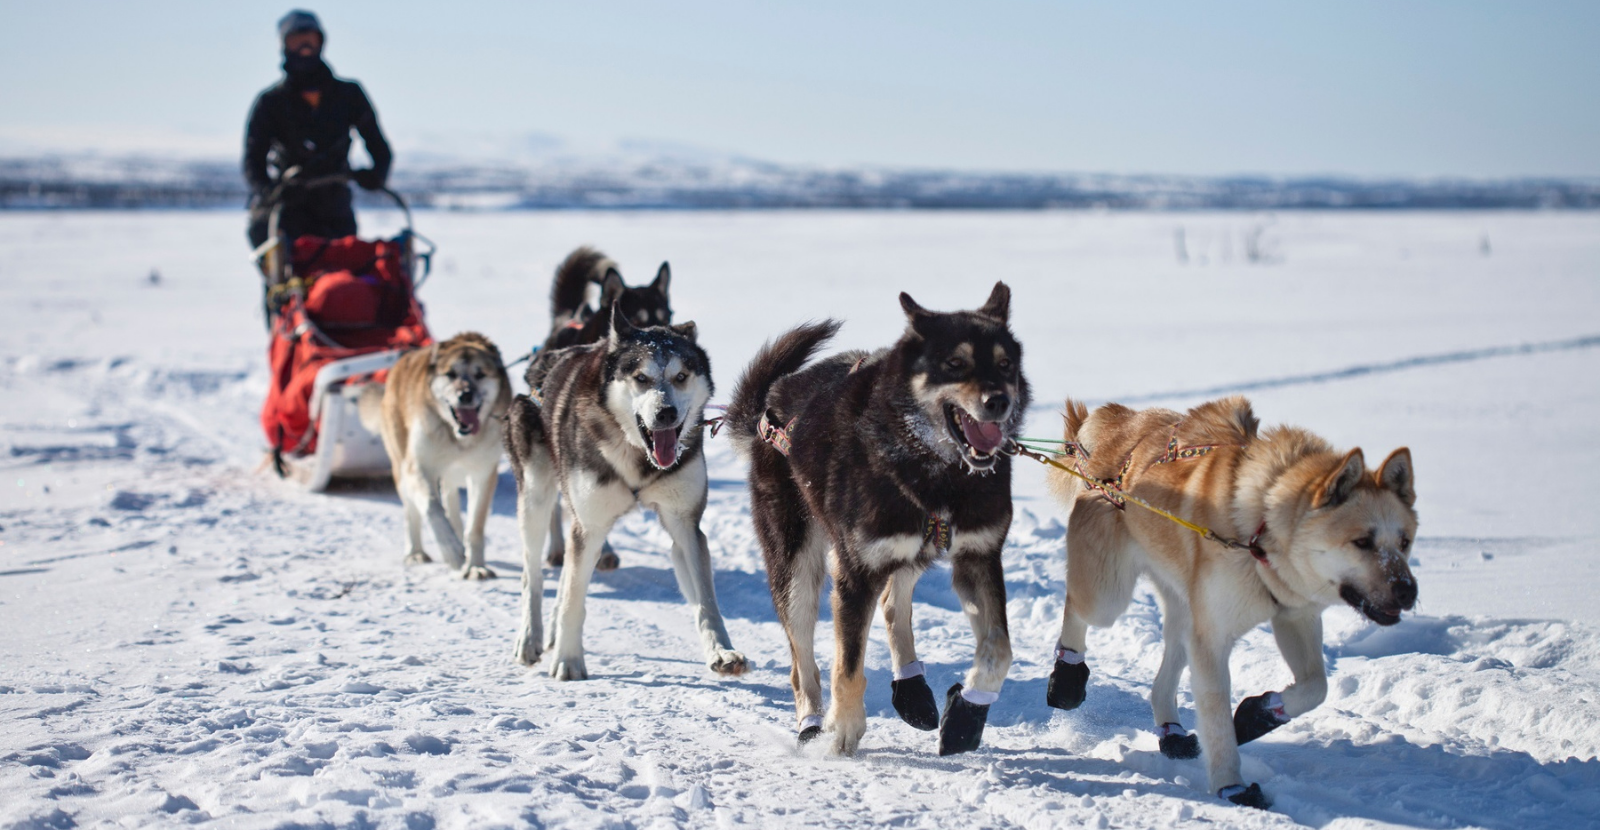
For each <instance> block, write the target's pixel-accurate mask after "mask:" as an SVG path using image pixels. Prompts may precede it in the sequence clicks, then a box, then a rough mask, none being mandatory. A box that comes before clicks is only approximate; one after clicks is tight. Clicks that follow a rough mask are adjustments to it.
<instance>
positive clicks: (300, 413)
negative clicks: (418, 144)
mask: <svg viewBox="0 0 1600 830" xmlns="http://www.w3.org/2000/svg"><path fill="white" fill-rule="evenodd" d="M344 179H345V177H344V176H332V177H323V178H320V179H314V180H310V181H307V182H304V183H300V184H298V186H301V187H315V186H321V185H328V184H335V183H340V184H342V183H343V181H344ZM289 184H290V185H291V186H295V183H294V182H293V181H290V182H289ZM383 192H384V193H385V194H387V195H388V196H389V197H390V198H392V199H393V200H394V202H395V204H396V205H398V206H399V207H400V210H401V212H402V213H403V214H404V216H405V228H404V230H402V231H400V233H399V234H398V235H396V236H395V237H393V238H392V239H379V240H372V241H368V240H364V239H361V238H359V237H357V236H347V237H343V238H339V239H325V238H322V237H316V236H300V237H295V238H292V239H291V238H289V237H288V236H287V235H285V234H283V233H282V232H281V231H280V229H279V222H278V220H279V214H280V212H281V210H282V200H281V198H280V199H278V200H277V202H278V204H277V206H275V207H274V208H273V211H272V214H271V217H270V219H269V222H268V239H267V241H266V242H265V243H264V244H262V245H261V247H260V248H257V249H256V251H255V258H256V262H257V265H258V266H259V267H260V269H261V273H262V279H263V289H264V293H263V306H264V311H265V314H266V319H267V328H268V330H269V332H270V333H271V342H270V344H269V345H268V350H267V359H268V365H269V367H270V369H271V373H272V377H271V386H270V388H269V389H268V391H267V399H266V402H265V403H264V404H263V405H262V408H261V428H262V430H263V431H264V432H265V433H266V438H267V443H268V444H269V446H270V453H271V458H270V460H271V464H272V469H273V470H274V471H275V472H276V473H277V474H278V475H279V476H280V477H282V478H288V479H292V480H294V481H297V482H299V483H300V484H302V485H303V486H305V487H306V489H308V490H311V491H313V492H321V491H323V490H325V489H327V487H328V484H329V483H330V482H331V481H332V480H333V479H335V478H368V477H379V476H388V475H389V470H390V468H389V456H388V453H387V452H386V451H385V450H384V448H383V441H382V439H381V438H380V437H379V436H377V435H374V434H372V433H371V432H369V431H368V430H367V429H366V427H364V426H363V425H362V423H361V419H360V417H359V416H358V413H357V408H358V400H359V398H360V396H361V392H362V390H363V389H365V388H367V387H369V386H371V385H373V384H379V385H381V384H383V383H384V380H385V378H386V375H387V373H388V370H389V367H390V366H392V365H394V362H395V361H396V360H398V359H399V358H400V355H402V354H404V353H406V352H407V351H409V350H411V349H415V348H419V347H422V346H427V345H430V344H432V343H433V337H432V335H431V334H430V333H429V332H428V325H427V323H426V322H425V320H424V318H423V310H422V304H421V303H420V302H419V301H418V300H417V293H416V292H417V288H418V287H420V286H421V285H422V283H423V282H424V281H426V280H427V278H428V274H429V272H430V270H431V265H432V256H433V252H434V246H433V243H432V242H430V241H428V239H427V238H425V237H423V236H421V235H420V234H418V233H416V231H415V230H413V228H412V221H411V210H410V208H409V207H408V206H407V205H406V202H405V199H403V198H401V196H400V195H399V194H397V193H395V192H394V191H391V190H387V189H385V190H384V191H383Z"/></svg>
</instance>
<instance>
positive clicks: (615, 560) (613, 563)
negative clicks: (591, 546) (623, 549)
mask: <svg viewBox="0 0 1600 830" xmlns="http://www.w3.org/2000/svg"><path fill="white" fill-rule="evenodd" d="M620 567H622V559H621V558H620V557H618V556H617V552H616V551H614V550H612V549H611V545H610V543H607V544H606V546H605V547H604V548H602V549H601V550H600V558H599V559H596V560H595V562H594V569H595V570H597V571H614V570H616V569H617V568H620Z"/></svg>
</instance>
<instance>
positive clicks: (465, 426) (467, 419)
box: [456, 407, 478, 435]
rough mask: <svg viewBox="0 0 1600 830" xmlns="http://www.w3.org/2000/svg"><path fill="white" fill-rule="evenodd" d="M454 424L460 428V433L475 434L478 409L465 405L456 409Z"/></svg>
mask: <svg viewBox="0 0 1600 830" xmlns="http://www.w3.org/2000/svg"><path fill="white" fill-rule="evenodd" d="M456 424H457V426H459V427H460V428H461V434H462V435H476V434H477V433H478V410H477V409H476V408H473V409H468V408H466V407H462V408H461V409H457V410H456Z"/></svg>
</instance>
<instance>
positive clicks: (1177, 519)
mask: <svg viewBox="0 0 1600 830" xmlns="http://www.w3.org/2000/svg"><path fill="white" fill-rule="evenodd" d="M1176 436H1177V428H1176V427H1174V428H1173V438H1172V439H1169V440H1168V442H1167V453H1166V455H1165V456H1164V458H1165V460H1166V461H1173V460H1176V459H1178V458H1195V457H1198V456H1201V455H1205V454H1206V453H1209V452H1211V451H1212V450H1214V449H1218V448H1220V447H1224V446H1229V445H1227V444H1214V445H1209V446H1202V447H1188V448H1184V450H1178V449H1177V445H1176ZM1051 443H1057V442H1051ZM1059 443H1060V444H1061V445H1062V449H1060V450H1052V452H1055V453H1056V454H1057V455H1059V456H1062V457H1072V458H1074V459H1076V461H1075V463H1074V464H1073V466H1072V467H1068V466H1067V465H1066V464H1063V463H1061V462H1060V461H1057V460H1056V459H1054V458H1051V457H1050V456H1048V455H1045V454H1044V453H1042V452H1039V451H1038V450H1035V449H1032V448H1030V447H1028V446H1027V445H1025V444H1022V443H1020V442H1019V441H1017V440H1016V439H1011V440H1010V441H1008V442H1007V443H1006V445H1005V447H1004V449H1003V452H1005V453H1006V454H1007V455H1022V456H1027V457H1028V458H1031V459H1033V460H1035V461H1037V462H1039V463H1041V464H1047V465H1049V466H1051V467H1055V468H1056V469H1058V470H1061V471H1063V472H1065V473H1068V474H1070V475H1072V476H1074V477H1076V478H1078V479H1079V480H1081V481H1082V482H1083V483H1084V485H1085V486H1087V487H1088V488H1089V489H1090V490H1092V491H1094V492H1096V493H1099V494H1101V495H1102V496H1104V497H1105V499H1106V501H1108V502H1111V504H1113V505H1115V506H1116V507H1117V509H1119V510H1120V509H1123V508H1124V507H1125V506H1126V503H1127V502H1129V501H1131V502H1133V503H1134V504H1137V505H1139V506H1140V507H1143V508H1144V509H1146V510H1149V511H1150V512H1152V513H1155V514H1156V515H1158V516H1160V517H1162V518H1164V519H1166V520H1168V521H1170V522H1173V523H1175V524H1178V525H1181V526H1183V527H1184V528H1186V529H1188V530H1192V531H1194V532H1195V533H1197V534H1199V535H1200V538H1202V539H1209V540H1211V541H1213V542H1216V543H1217V544H1220V545H1224V546H1226V547H1230V548H1234V549H1236V550H1247V551H1249V552H1250V555H1251V556H1253V557H1255V559H1256V561H1257V562H1260V563H1261V564H1262V565H1263V566H1265V567H1268V568H1270V567H1272V562H1271V561H1270V560H1269V559H1267V550H1266V548H1264V547H1262V546H1261V537H1262V536H1263V535H1264V534H1266V532H1267V520H1266V519H1265V518H1264V517H1263V518H1262V520H1261V524H1259V525H1257V526H1256V532H1255V533H1254V534H1252V535H1251V536H1250V540H1249V541H1247V542H1241V541H1238V540H1237V539H1229V538H1228V537H1226V536H1220V535H1218V534H1217V532H1216V531H1214V530H1212V529H1211V528H1209V527H1205V526H1203V525H1198V524H1195V523H1194V522H1191V521H1189V520H1188V519H1185V518H1183V517H1181V516H1178V515H1176V514H1174V513H1172V512H1170V511H1167V510H1162V509H1161V508H1159V507H1156V506H1155V505H1153V504H1151V503H1150V502H1147V501H1145V500H1144V499H1141V498H1139V497H1138V496H1135V495H1133V494H1131V493H1129V492H1128V491H1126V490H1124V489H1122V480H1123V478H1124V477H1125V476H1126V475H1127V473H1128V469H1129V467H1130V465H1131V464H1132V461H1133V453H1132V452H1129V453H1128V458H1127V460H1126V461H1124V462H1123V464H1122V471H1121V472H1120V473H1118V474H1117V477H1116V478H1115V479H1114V480H1112V481H1103V480H1101V479H1098V478H1095V477H1094V476H1091V475H1089V474H1088V473H1087V472H1086V471H1084V469H1083V462H1084V460H1085V459H1087V458H1088V457H1089V453H1088V450H1086V449H1084V447H1083V445H1081V444H1078V443H1076V442H1073V441H1062V442H1059ZM1188 450H1195V452H1190V453H1188V454H1187V455H1185V454H1184V453H1185V452H1186V451H1188ZM1175 451H1176V452H1175ZM1160 463H1165V462H1160ZM1074 468H1076V469H1074ZM1269 590H1270V589H1269ZM1272 599H1273V601H1274V602H1278V598H1277V595H1276V594H1274V595H1273V597H1272ZM1280 604H1281V603H1280Z"/></svg>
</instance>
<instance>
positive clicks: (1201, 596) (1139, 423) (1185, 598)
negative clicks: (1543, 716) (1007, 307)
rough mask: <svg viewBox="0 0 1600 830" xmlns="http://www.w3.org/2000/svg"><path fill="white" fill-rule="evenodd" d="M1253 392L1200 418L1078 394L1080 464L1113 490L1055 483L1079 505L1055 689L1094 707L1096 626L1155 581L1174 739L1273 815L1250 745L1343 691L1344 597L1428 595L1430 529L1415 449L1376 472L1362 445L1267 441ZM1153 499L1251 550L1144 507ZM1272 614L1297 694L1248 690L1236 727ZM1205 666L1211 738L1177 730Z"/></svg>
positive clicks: (1165, 699) (1073, 443) (1163, 689)
mask: <svg viewBox="0 0 1600 830" xmlns="http://www.w3.org/2000/svg"><path fill="white" fill-rule="evenodd" d="M1256 428H1257V421H1256V417H1255V415H1254V414H1253V413H1252V412H1251V410H1250V403H1249V401H1247V400H1245V399H1244V398H1240V397H1234V398H1227V399H1224V400H1220V401H1213V402H1211V403H1207V404H1204V405H1201V406H1198V407H1195V408H1194V409H1191V410H1189V411H1188V412H1187V413H1183V414H1180V413H1177V412H1173V411H1171V410H1165V409H1147V410H1143V411H1136V410H1132V409H1129V408H1127V407H1125V406H1120V405H1117V404H1107V405H1105V406H1102V407H1099V408H1098V409H1096V410H1095V411H1094V413H1093V414H1089V413H1088V412H1087V409H1086V408H1085V407H1084V406H1083V405H1082V404H1080V403H1075V402H1073V401H1071V400H1069V401H1067V409H1066V440H1067V442H1069V443H1068V445H1067V448H1066V453H1065V454H1064V455H1062V456H1061V457H1059V459H1058V460H1060V461H1061V462H1062V463H1064V464H1066V465H1067V466H1070V467H1073V468H1074V469H1076V470H1078V471H1080V472H1082V473H1084V474H1085V475H1088V476H1089V477H1091V478H1094V479H1096V480H1098V481H1100V482H1106V483H1109V484H1111V485H1112V486H1111V487H1107V488H1099V487H1095V486H1092V485H1088V484H1085V483H1084V482H1082V481H1081V480H1080V479H1078V478H1076V477H1074V476H1072V475H1070V474H1068V473H1066V472H1063V471H1061V470H1055V469H1053V470H1051V472H1050V483H1051V486H1052V488H1053V489H1054V490H1055V492H1056V494H1057V495H1058V496H1059V497H1060V498H1061V499H1062V501H1063V502H1064V503H1065V504H1067V505H1068V506H1069V507H1070V508H1071V521H1070V523H1069V525H1068V528H1067V598H1066V610H1065V614H1064V619H1063V621H1062V626H1061V640H1060V644H1059V648H1058V651H1057V663H1056V670H1055V674H1053V675H1052V677H1051V681H1050V704H1051V705H1052V706H1057V707H1058V708H1073V707H1075V706H1077V705H1078V704H1079V703H1081V702H1082V701H1083V698H1084V691H1085V688H1086V685H1087V680H1088V668H1087V665H1086V664H1085V663H1084V662H1083V655H1084V653H1085V636H1086V633H1087V627H1088V626H1090V625H1093V626H1097V627H1105V626H1109V625H1111V624H1112V623H1113V622H1115V621H1116V619H1117V617H1118V616H1120V615H1121V614H1122V612H1123V610H1124V609H1126V608H1127V606H1128V602H1129V600H1130V598H1131V597H1132V594H1133V589H1134V584H1135V582H1136V581H1137V579H1138V577H1139V575H1140V574H1147V575H1149V576H1150V578H1151V581H1152V582H1153V583H1154V585H1155V589H1156V593H1157V595H1158V596H1159V598H1160V601H1161V609H1162V617H1161V618H1162V638H1163V640H1164V641H1165V655H1164V657H1163V659H1162V663H1161V668H1160V670H1159V671H1158V673H1157V674H1156V679H1155V683H1154V686H1153V688H1152V690H1151V694H1150V703H1151V708H1152V709H1153V713H1154V715H1155V723H1156V726H1157V727H1158V729H1159V730H1160V732H1161V735H1162V741H1161V748H1162V751H1163V752H1164V753H1166V754H1167V755H1169V756H1171V757H1194V756H1195V754H1197V753H1198V752H1199V751H1200V750H1202V749H1203V750H1204V754H1205V758H1206V768H1207V772H1208V774H1209V775H1210V781H1211V788H1212V789H1213V790H1216V791H1218V793H1219V794H1220V795H1222V796H1223V797H1224V798H1227V799H1228V800H1230V801H1233V802H1235V803H1239V804H1248V805H1250V806H1256V807H1265V806H1267V805H1266V799H1265V797H1264V796H1263V795H1262V794H1261V790H1260V788H1259V787H1258V786H1257V785H1255V784H1251V785H1249V787H1245V786H1244V782H1243V781H1242V779H1241V778H1240V774H1239V748H1238V745H1239V744H1240V743H1243V742H1245V741H1248V740H1252V739H1254V738H1256V737H1259V736H1260V735H1263V734H1266V733H1267V732H1269V731H1271V730H1272V729H1274V728H1276V727H1277V726H1279V725H1280V724H1282V723H1284V722H1287V720H1288V719H1289V718H1292V717H1294V716H1296V715H1299V714H1301V713H1303V712H1306V711H1308V710H1310V709H1312V708H1314V707H1315V706H1317V705H1318V704H1320V703H1321V702H1322V700H1323V698H1324V697H1325V696H1326V694H1327V677H1326V671H1325V668H1324V666H1323V660H1322V611H1323V609H1325V608H1327V607H1328V606H1330V605H1333V604H1335V603H1338V602H1340V601H1344V602H1346V603H1348V604H1350V605H1351V606H1353V607H1355V608H1356V609H1357V610H1359V611H1361V612H1362V613H1363V614H1365V615H1366V616H1367V617H1368V618H1370V619H1371V620H1372V621H1374V622H1376V623H1378V624H1379V625H1393V624H1395V623H1396V622H1399V620H1400V613H1401V612H1402V611H1404V610H1409V609H1410V608H1411V607H1412V606H1413V605H1414V604H1415V602H1416V597H1417V583H1416V580H1415V579H1414V578H1413V577H1412V575H1411V570H1410V568H1409V567H1408V566H1407V558H1408V551H1409V550H1410V547H1411V541H1412V539H1413V538H1415V535H1416V528H1417V516H1416V511H1415V510H1414V509H1413V507H1412V505H1413V503H1414V501H1415V499H1416V493H1415V490H1414V488H1413V476H1412V466H1411V453H1410V451H1409V450H1406V449H1403V448H1402V449H1398V450H1395V451H1394V452H1392V453H1390V454H1389V457H1388V458H1387V459H1385V460H1384V462H1383V464H1382V465H1380V466H1379V467H1378V469H1377V470H1376V471H1370V470H1368V469H1367V468H1366V466H1365V462H1364V460H1363V457H1362V454H1361V450H1360V449H1353V450H1350V451H1349V452H1344V453H1341V452H1338V451H1336V450H1334V449H1333V448H1332V447H1331V446H1330V445H1329V444H1328V443H1327V442H1326V441H1324V440H1322V439H1321V438H1318V437H1317V436H1315V435H1313V434H1311V433H1310V432H1307V431H1305V430H1302V429H1298V428H1295V427H1275V428H1272V429H1269V430H1267V431H1266V432H1264V433H1261V434H1259V435H1258V434H1257V429H1256ZM1119 489H1120V491H1121V492H1123V493H1127V494H1130V495H1133V496H1137V497H1139V498H1142V499H1144V500H1145V501H1147V502H1149V503H1151V504H1152V505H1154V506H1156V507H1160V508H1162V509H1164V510H1167V511H1170V512H1172V513H1173V514H1175V515H1177V516H1180V517H1182V518H1185V519H1187V520H1189V521H1191V522H1194V523H1197V524H1200V525H1202V526H1205V527H1209V528H1211V529H1212V530H1214V531H1215V532H1216V533H1217V534H1218V535H1220V536H1223V537H1226V538H1229V539H1232V540H1236V541H1239V542H1242V543H1246V544H1249V545H1251V547H1252V548H1253V550H1240V549H1236V548H1232V547H1228V546H1226V545H1223V544H1220V543H1218V542H1216V541H1210V540H1206V539H1203V538H1202V537H1201V536H1200V535H1199V534H1197V533H1195V532H1193V531H1191V530H1188V529H1186V528H1184V527H1183V526H1181V525H1179V524H1177V523H1175V522H1172V521H1170V520H1168V519H1165V518H1162V517H1161V516H1159V515H1157V514H1156V513H1153V512H1151V511H1149V510H1146V509H1144V508H1142V507H1140V506H1138V505H1134V504H1126V505H1125V506H1124V505H1123V504H1119V503H1118V502H1121V501H1123V500H1122V499H1120V497H1119V494H1118V490H1119ZM1269 620H1270V621H1271V622H1272V632H1273V636H1274V637H1275V638H1276V639H1277V642H1278V649H1279V651H1280V652H1281V653H1282V655H1283V657H1284V660H1285V661H1286V662H1287V663H1288V664H1289V668H1290V669H1291V670H1292V671H1293V673H1294V683H1293V684H1292V685H1290V686H1289V687H1288V688H1286V689H1284V690H1283V691H1282V692H1281V693H1277V692H1269V693H1267V694H1264V695H1260V696H1258V697H1254V698H1248V699H1246V700H1245V701H1243V702H1242V703H1240V705H1239V709H1238V712H1237V713H1235V715H1234V717H1233V720H1232V722H1231V723H1230V722H1229V713H1228V710H1229V707H1230V695H1231V688H1230V680H1229V676H1228V655H1229V653H1230V652H1231V651H1232V649H1233V645H1234V643H1235V642H1236V641H1237V640H1238V638H1239V637H1240V636H1242V635H1243V634H1244V633H1245V632H1247V631H1249V630H1250V629H1251V628H1253V627H1254V626H1256V625H1259V624H1261V623H1263V622H1267V621H1269ZM1190 659H1192V660H1193V667H1192V676H1191V677H1192V683H1193V687H1194V698H1195V709H1196V710H1197V720H1198V732H1199V741H1198V745H1197V744H1196V742H1195V739H1194V737H1193V736H1190V735H1188V734H1187V733H1185V732H1184V730H1183V729H1182V727H1181V726H1179V725H1178V707H1177V687H1178V678H1179V675H1180V674H1181V673H1182V672H1183V669H1184V666H1185V664H1186V663H1188V662H1189V660H1190Z"/></svg>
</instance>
